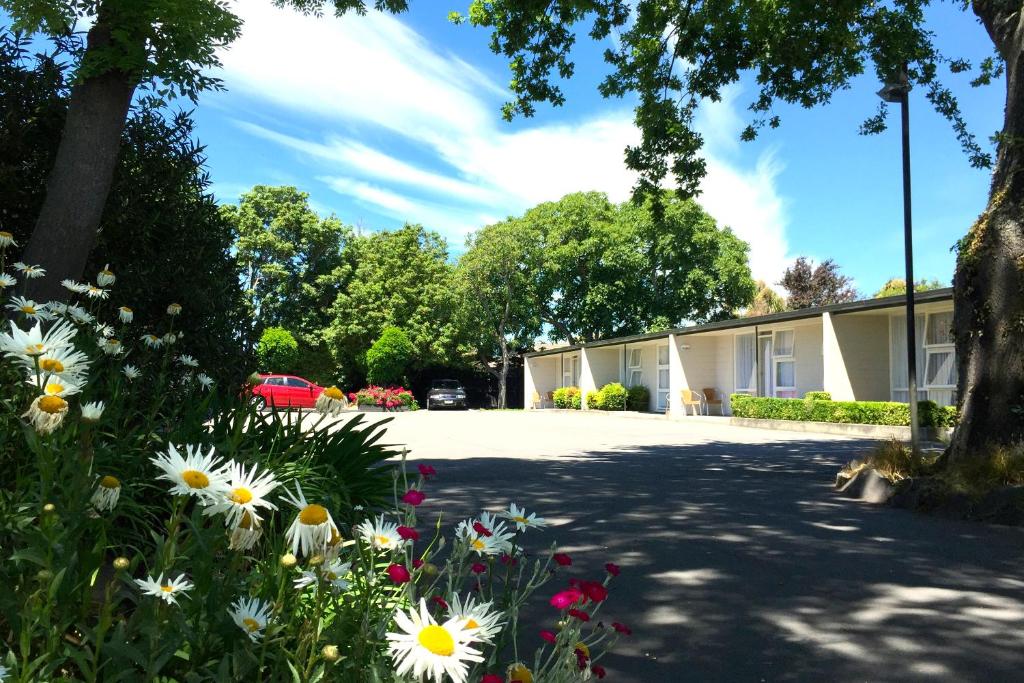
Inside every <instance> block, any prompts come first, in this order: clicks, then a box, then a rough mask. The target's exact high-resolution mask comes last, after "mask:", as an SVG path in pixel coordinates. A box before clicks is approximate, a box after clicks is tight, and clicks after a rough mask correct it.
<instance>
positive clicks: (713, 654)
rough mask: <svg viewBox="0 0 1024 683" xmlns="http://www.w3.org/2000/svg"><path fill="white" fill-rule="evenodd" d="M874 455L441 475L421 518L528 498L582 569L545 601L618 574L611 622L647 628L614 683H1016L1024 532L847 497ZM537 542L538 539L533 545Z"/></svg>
mask: <svg viewBox="0 0 1024 683" xmlns="http://www.w3.org/2000/svg"><path fill="white" fill-rule="evenodd" d="M868 446H869V444H868V443H867V442H854V441H846V442H837V441H814V440H802V441H788V442H773V443H766V444H738V443H726V442H714V441H713V442H709V443H702V444H693V445H681V446H680V445H676V446H643V447H637V448H631V449H621V450H602V451H594V452H586V453H581V454H578V456H572V457H563V458H549V459H537V460H531V459H518V458H487V457H480V458H468V459H462V460H452V461H435V462H434V464H435V466H437V468H438V471H439V474H440V477H439V478H438V479H437V480H435V481H434V482H431V484H430V485H429V488H428V492H429V494H430V498H429V499H428V502H427V503H426V504H424V505H423V506H422V508H421V513H420V514H421V518H422V519H424V521H425V522H426V521H427V520H430V521H433V520H435V519H436V515H437V514H438V513H439V512H440V511H441V510H443V511H444V513H445V517H446V519H445V525H446V526H447V525H450V524H454V523H456V522H457V521H458V520H459V519H461V518H462V517H465V516H469V515H473V514H475V513H476V512H477V511H478V510H480V509H481V508H483V509H491V510H497V509H499V508H500V507H502V506H507V504H508V502H510V501H515V502H517V503H519V504H521V505H525V506H526V507H527V508H528V509H529V510H530V511H536V512H538V513H539V514H540V515H541V516H543V517H546V518H547V519H548V520H549V522H552V528H550V529H549V530H547V531H546V532H543V533H541V534H539V535H535V536H533V538H532V541H533V544H534V545H533V549H535V550H537V551H542V550H543V547H544V544H547V543H550V542H551V541H553V540H557V541H558V542H559V543H560V544H561V545H560V549H561V550H564V551H565V552H568V553H570V554H571V555H572V557H573V560H574V565H573V567H571V568H569V569H570V571H568V572H566V571H564V570H563V571H560V574H563V575H562V576H559V577H558V578H557V579H556V580H555V581H553V582H551V583H550V584H548V585H549V586H550V587H551V590H550V591H547V592H545V594H544V595H538V596H535V599H534V600H533V601H532V602H533V603H534V606H533V607H532V610H531V612H529V613H527V614H526V615H525V616H526V620H527V621H528V622H531V621H532V622H533V623H532V625H528V626H524V627H523V630H522V635H521V641H520V642H521V645H520V646H521V647H522V648H524V649H526V650H527V651H531V652H532V648H533V647H534V645H535V644H540V641H539V639H537V638H536V637H535V633H536V629H538V628H541V627H548V628H550V627H551V625H552V622H553V618H552V617H553V616H554V615H553V610H552V608H550V607H548V606H547V605H546V598H547V596H548V593H551V592H554V591H556V590H558V589H559V588H558V587H559V586H561V585H562V584H563V583H564V581H565V580H566V579H567V578H568V577H569V576H577V577H580V578H600V577H602V576H603V575H604V570H603V566H604V563H605V562H608V561H613V562H616V563H618V564H620V565H622V568H623V571H622V576H621V577H620V578H618V579H616V580H614V581H613V583H612V594H611V597H610V600H609V602H608V604H607V605H606V606H605V607H603V608H602V614H601V618H602V619H603V620H605V623H608V622H610V621H615V620H617V621H622V622H625V623H627V624H629V625H630V626H631V627H632V628H633V631H634V635H633V636H632V638H627V639H623V640H621V641H620V642H619V645H618V646H617V648H616V651H615V654H613V655H611V656H609V657H608V658H607V659H606V660H605V661H603V662H602V664H604V665H605V666H606V667H607V669H608V671H609V679H614V680H617V681H638V682H639V681H643V682H647V681H798V680H799V681H805V680H828V681H883V680H884V681H889V680H892V681H906V680H917V679H922V680H923V679H929V680H935V679H940V680H961V681H963V680H986V679H987V680H992V681H1005V680H1020V679H1021V676H1022V673H1021V667H1022V665H1024V580H1021V578H1019V575H1020V560H1021V554H1022V553H1021V549H1022V547H1024V533H1022V531H1021V530H1019V529H1012V528H1007V527H997V526H990V525H982V524H972V523H963V522H954V521H949V520H943V519H937V518H932V517H927V516H924V515H917V514H914V513H910V512H906V511H903V510H896V509H890V508H884V507H874V506H869V505H865V504H862V503H859V502H856V501H851V500H847V499H843V498H839V497H837V496H836V495H835V494H834V493H833V492H832V489H831V482H832V481H833V480H834V477H835V473H836V472H837V471H838V468H839V467H840V466H841V465H842V464H843V463H844V462H846V461H847V460H849V459H851V458H852V457H853V456H854V455H855V454H856V453H857V452H860V451H862V450H864V449H865V448H866V447H868ZM531 534H537V532H531Z"/></svg>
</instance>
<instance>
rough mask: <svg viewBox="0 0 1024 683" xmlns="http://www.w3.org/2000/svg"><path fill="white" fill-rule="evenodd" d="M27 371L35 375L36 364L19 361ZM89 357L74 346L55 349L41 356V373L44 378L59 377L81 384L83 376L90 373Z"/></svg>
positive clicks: (25, 360)
mask: <svg viewBox="0 0 1024 683" xmlns="http://www.w3.org/2000/svg"><path fill="white" fill-rule="evenodd" d="M19 360H20V361H21V364H22V365H23V366H25V368H26V369H28V370H29V371H31V372H32V373H33V374H35V363H34V362H32V363H30V362H29V361H28V359H19ZM91 362H92V361H90V360H89V356H87V355H85V354H84V353H82V352H81V351H78V350H76V349H75V348H74V347H72V346H65V347H63V348H60V349H53V350H51V351H49V352H48V353H44V354H43V355H41V356H39V359H38V363H39V371H40V372H41V373H42V376H43V377H44V378H49V377H58V378H61V379H66V380H69V381H71V382H76V383H78V382H80V380H81V379H82V376H83V375H85V374H86V373H87V372H88V371H89V364H90V363H91Z"/></svg>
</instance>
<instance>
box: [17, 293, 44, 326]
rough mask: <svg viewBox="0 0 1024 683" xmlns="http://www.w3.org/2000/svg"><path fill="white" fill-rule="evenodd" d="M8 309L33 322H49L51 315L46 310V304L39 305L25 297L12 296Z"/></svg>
mask: <svg viewBox="0 0 1024 683" xmlns="http://www.w3.org/2000/svg"><path fill="white" fill-rule="evenodd" d="M7 308H8V309H10V310H12V311H14V312H15V313H21V314H22V315H24V316H25V317H26V318H29V319H31V320H49V319H50V313H49V311H47V310H46V305H45V304H37V303H36V302H35V301H33V300H32V299H26V298H25V297H23V296H12V297H11V300H10V302H8V304H7Z"/></svg>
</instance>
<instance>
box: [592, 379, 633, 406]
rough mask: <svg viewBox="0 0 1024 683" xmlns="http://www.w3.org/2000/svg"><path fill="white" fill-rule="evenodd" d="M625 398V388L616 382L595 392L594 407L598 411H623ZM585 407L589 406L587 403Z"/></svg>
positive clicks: (626, 393)
mask: <svg viewBox="0 0 1024 683" xmlns="http://www.w3.org/2000/svg"><path fill="white" fill-rule="evenodd" d="M627 396H628V392H627V391H626V387H624V386H622V385H621V384H619V383H618V382H612V383H610V384H605V385H604V386H603V387H601V390H600V391H598V392H597V401H595V403H596V404H597V406H596V407H597V409H598V410H625V409H626V398H627ZM587 398H588V399H589V398H590V397H589V396H588V397H587ZM587 405H588V406H589V405H590V404H589V403H588V404H587Z"/></svg>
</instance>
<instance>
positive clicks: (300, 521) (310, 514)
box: [285, 482, 338, 556]
mask: <svg viewBox="0 0 1024 683" xmlns="http://www.w3.org/2000/svg"><path fill="white" fill-rule="evenodd" d="M295 492H296V496H294V497H293V496H292V495H291V494H290V493H288V492H286V493H285V500H287V501H288V502H289V503H291V504H292V505H294V506H295V507H296V508H298V510H299V514H298V515H296V516H295V521H294V522H292V525H291V526H290V527H288V532H287V533H286V534H285V540H286V541H287V542H288V543H291V545H292V554H293V555H304V556H309V555H314V554H316V553H324V552H327V547H328V545H329V543H330V541H331V540H332V538H333V537H334V536H335V535H337V533H338V527H337V525H336V524H335V523H334V519H333V518H332V517H331V513H330V512H328V511H327V508H325V507H324V506H323V505H317V504H316V503H309V502H307V501H306V497H305V496H304V495H303V494H302V486H300V485H299V483H298V482H295Z"/></svg>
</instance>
